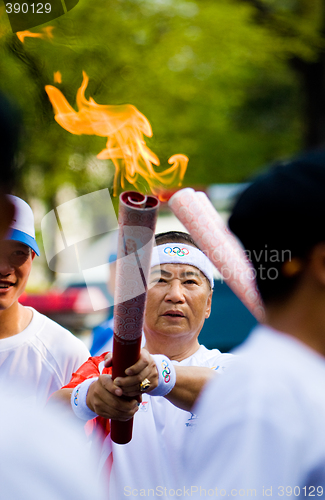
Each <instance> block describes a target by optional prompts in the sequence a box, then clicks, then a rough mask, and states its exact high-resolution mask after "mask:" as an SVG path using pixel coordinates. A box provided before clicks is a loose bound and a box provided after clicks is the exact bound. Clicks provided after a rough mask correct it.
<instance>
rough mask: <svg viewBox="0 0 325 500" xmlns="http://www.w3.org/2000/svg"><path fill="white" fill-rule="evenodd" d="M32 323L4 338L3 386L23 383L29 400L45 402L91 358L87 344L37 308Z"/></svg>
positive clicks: (0, 344) (0, 350) (0, 353)
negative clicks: (15, 333)
mask: <svg viewBox="0 0 325 500" xmlns="http://www.w3.org/2000/svg"><path fill="white" fill-rule="evenodd" d="M30 309H31V310H32V312H33V318H32V321H31V322H30V324H29V325H28V326H27V328H25V330H23V331H22V332H20V333H18V334H17V335H13V336H12V337H8V338H5V339H0V378H1V382H2V385H3V386H8V391H9V387H10V385H11V384H15V385H19V386H20V387H21V388H22V394H23V395H24V400H26V401H30V402H32V401H37V402H38V403H40V404H43V405H44V404H45V403H46V401H47V399H48V397H49V396H50V395H51V394H52V393H53V392H55V391H57V390H58V389H61V387H62V386H63V385H65V384H67V383H68V382H69V381H70V379H71V375H72V373H73V372H74V371H76V370H77V369H78V368H79V366H80V365H81V364H82V363H84V362H85V361H86V360H87V359H88V357H89V351H88V349H87V348H86V346H85V345H84V343H83V342H82V341H81V340H79V339H77V338H76V337H74V335H72V333H70V332H69V331H68V330H66V329H65V328H62V326H60V325H58V324H57V323H55V322H54V321H52V320H50V319H49V318H47V317H46V316H44V315H43V314H40V313H39V312H37V311H36V310H35V309H33V308H30Z"/></svg>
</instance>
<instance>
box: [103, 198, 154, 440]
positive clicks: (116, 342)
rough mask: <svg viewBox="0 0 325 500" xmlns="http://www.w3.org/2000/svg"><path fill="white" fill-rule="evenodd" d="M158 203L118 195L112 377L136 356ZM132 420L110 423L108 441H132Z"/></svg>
mask: <svg viewBox="0 0 325 500" xmlns="http://www.w3.org/2000/svg"><path fill="white" fill-rule="evenodd" d="M158 207H159V201H158V199H157V198H156V197H155V196H145V195H143V194H141V193H138V192H134V191H127V192H124V193H122V194H121V195H120V205H119V215H118V225H119V231H118V251H117V263H116V282H115V293H114V338H113V359H112V377H113V379H115V378H116V377H125V370H126V369H127V368H128V367H130V366H132V365H133V364H134V363H136V362H137V361H138V359H139V356H140V348H141V335H142V326H143V319H144V309H145V302H146V297H147V282H148V278H149V273H150V262H151V253H152V247H153V243H154V234H155V227H156V220H157V211H158ZM132 426H133V419H130V420H128V421H127V422H120V421H118V420H112V422H111V438H112V440H113V441H114V442H115V443H118V444H126V443H128V442H129V441H130V440H131V438H132Z"/></svg>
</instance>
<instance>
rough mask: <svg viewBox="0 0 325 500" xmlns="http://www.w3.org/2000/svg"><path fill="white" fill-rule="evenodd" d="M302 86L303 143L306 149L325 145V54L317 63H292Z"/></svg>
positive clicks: (320, 55) (295, 60)
mask: <svg viewBox="0 0 325 500" xmlns="http://www.w3.org/2000/svg"><path fill="white" fill-rule="evenodd" d="M291 65H292V68H293V69H294V70H295V71H296V73H297V74H298V76H299V79H300V81H301V84H302V90H303V96H304V103H303V109H302V112H303V117H304V133H303V142H304V146H305V148H306V149H309V148H315V147H320V146H324V145H325V54H324V53H320V54H319V58H318V60H317V61H315V62H306V61H303V60H301V59H298V58H295V59H292V61H291Z"/></svg>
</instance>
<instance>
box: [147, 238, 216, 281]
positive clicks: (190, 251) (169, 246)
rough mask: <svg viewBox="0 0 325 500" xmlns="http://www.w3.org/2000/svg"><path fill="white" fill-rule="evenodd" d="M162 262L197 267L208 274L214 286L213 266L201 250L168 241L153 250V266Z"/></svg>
mask: <svg viewBox="0 0 325 500" xmlns="http://www.w3.org/2000/svg"><path fill="white" fill-rule="evenodd" d="M161 264H187V265H189V266H194V267H197V268H198V269H199V270H200V271H201V272H202V273H203V274H204V276H206V277H207V278H208V280H209V282H210V285H211V288H213V285H214V281H213V266H212V264H211V262H210V261H209V259H208V258H207V257H206V255H204V253H203V252H201V250H199V249H198V248H196V247H193V246H191V245H184V243H166V244H165V245H158V246H155V247H154V248H153V250H152V257H151V267H154V266H159V265H161Z"/></svg>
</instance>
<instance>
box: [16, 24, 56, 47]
mask: <svg viewBox="0 0 325 500" xmlns="http://www.w3.org/2000/svg"><path fill="white" fill-rule="evenodd" d="M53 30H54V26H46V28H42V31H43V33H32V32H31V31H28V30H26V31H17V33H16V35H17V36H18V38H19V40H20V41H21V43H24V42H25V38H26V37H30V38H43V39H44V40H45V39H46V38H48V39H51V38H53V33H52V31H53Z"/></svg>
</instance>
